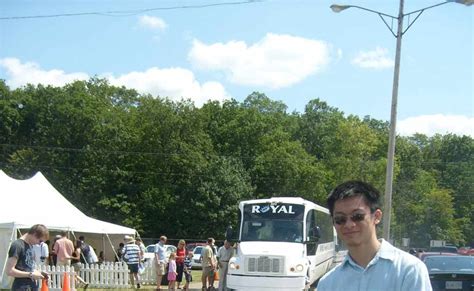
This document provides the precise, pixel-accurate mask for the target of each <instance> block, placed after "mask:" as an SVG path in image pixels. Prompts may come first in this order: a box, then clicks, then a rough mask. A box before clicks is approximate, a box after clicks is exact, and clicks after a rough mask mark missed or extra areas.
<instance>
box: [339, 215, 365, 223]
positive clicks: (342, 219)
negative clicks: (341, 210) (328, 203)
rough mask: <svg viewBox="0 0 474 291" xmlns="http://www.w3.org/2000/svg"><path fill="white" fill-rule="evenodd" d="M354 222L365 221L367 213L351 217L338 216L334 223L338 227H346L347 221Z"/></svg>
mask: <svg viewBox="0 0 474 291" xmlns="http://www.w3.org/2000/svg"><path fill="white" fill-rule="evenodd" d="M348 218H349V219H350V220H352V222H360V221H362V220H364V219H365V213H354V214H352V215H350V216H346V215H338V216H334V218H333V221H334V223H335V224H337V225H344V224H346V222H347V219H348Z"/></svg>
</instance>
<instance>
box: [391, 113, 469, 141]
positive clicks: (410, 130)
mask: <svg viewBox="0 0 474 291" xmlns="http://www.w3.org/2000/svg"><path fill="white" fill-rule="evenodd" d="M397 132H398V133H399V134H401V135H405V136H409V135H413V134H415V133H423V134H425V135H427V136H433V135H434V134H437V133H439V134H447V133H454V134H457V135H469V136H471V137H474V117H467V116H463V115H443V114H434V115H421V116H416V117H409V118H406V119H404V120H401V121H399V122H398V125H397Z"/></svg>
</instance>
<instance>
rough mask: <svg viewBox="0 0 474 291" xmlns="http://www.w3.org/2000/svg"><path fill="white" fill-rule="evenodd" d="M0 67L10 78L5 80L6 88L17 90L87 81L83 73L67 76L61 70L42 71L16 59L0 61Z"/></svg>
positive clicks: (38, 67) (36, 65)
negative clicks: (19, 88) (26, 87)
mask: <svg viewBox="0 0 474 291" xmlns="http://www.w3.org/2000/svg"><path fill="white" fill-rule="evenodd" d="M0 67H3V68H5V71H6V72H7V75H8V76H10V78H9V79H8V80H7V84H8V86H10V87H12V88H18V87H20V86H23V85H26V84H28V83H30V84H44V85H53V86H63V85H64V84H67V83H71V82H73V81H75V80H87V79H89V76H88V75H87V74H85V73H70V74H67V73H65V72H64V71H62V70H57V69H53V70H49V71H46V70H42V69H41V68H40V66H39V65H38V64H36V63H32V62H27V63H21V61H20V60H19V59H16V58H4V59H0Z"/></svg>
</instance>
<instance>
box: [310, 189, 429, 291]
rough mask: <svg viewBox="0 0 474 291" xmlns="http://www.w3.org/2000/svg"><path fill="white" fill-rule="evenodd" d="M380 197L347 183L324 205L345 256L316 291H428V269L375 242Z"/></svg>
mask: <svg viewBox="0 0 474 291" xmlns="http://www.w3.org/2000/svg"><path fill="white" fill-rule="evenodd" d="M379 199H380V194H379V192H378V190H377V189H375V188H374V187H373V186H371V185H370V184H367V183H365V182H361V181H349V182H345V183H342V184H341V185H339V186H337V187H336V188H335V189H334V190H333V191H332V192H331V193H330V194H329V196H328V199H327V203H328V208H329V211H330V212H331V216H332V218H333V223H334V227H335V228H336V231H337V234H338V236H339V237H340V238H341V240H342V241H343V242H344V243H345V245H346V246H347V249H348V254H347V256H346V258H345V259H344V261H343V262H342V263H341V264H340V265H339V266H337V267H336V268H334V269H333V270H331V271H330V272H328V273H327V274H326V275H324V276H323V277H322V278H321V280H320V281H319V284H318V287H317V289H318V291H333V290H344V291H352V290H358V291H372V290H374V291H375V290H384V291H385V290H387V291H392V290H393V291H405V290H416V291H431V290H432V288H431V283H430V278H429V275H428V270H427V268H426V266H425V264H423V262H422V261H420V260H419V259H418V258H416V257H414V256H412V255H410V254H408V253H406V252H404V251H402V250H400V249H397V248H395V247H394V246H392V245H391V244H390V243H388V242H387V241H385V240H383V239H381V240H378V239H377V235H376V226H377V224H379V223H380V221H381V219H382V211H381V210H380V202H379Z"/></svg>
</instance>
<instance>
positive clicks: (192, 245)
mask: <svg viewBox="0 0 474 291" xmlns="http://www.w3.org/2000/svg"><path fill="white" fill-rule="evenodd" d="M197 246H202V247H204V246H206V243H203V242H202V243H200V242H197V243H188V244H186V251H188V252H189V251H192V250H194V248H195V247H197Z"/></svg>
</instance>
